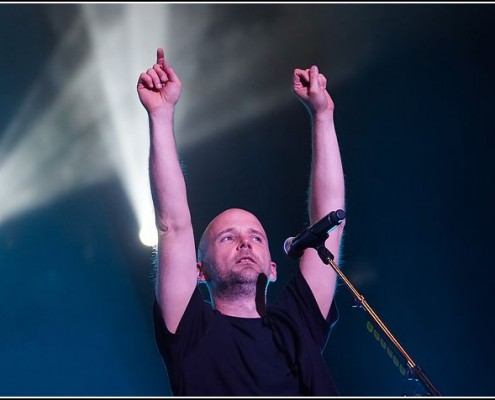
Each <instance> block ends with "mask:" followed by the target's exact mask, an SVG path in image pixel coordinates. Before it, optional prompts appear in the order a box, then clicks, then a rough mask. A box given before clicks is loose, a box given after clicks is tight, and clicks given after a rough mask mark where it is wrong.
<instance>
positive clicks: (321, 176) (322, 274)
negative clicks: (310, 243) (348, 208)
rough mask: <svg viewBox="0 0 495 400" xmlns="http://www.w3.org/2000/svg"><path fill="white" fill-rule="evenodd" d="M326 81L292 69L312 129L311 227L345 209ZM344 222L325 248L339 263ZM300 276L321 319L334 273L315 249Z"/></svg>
mask: <svg viewBox="0 0 495 400" xmlns="http://www.w3.org/2000/svg"><path fill="white" fill-rule="evenodd" d="M326 85H327V80H326V78H325V76H323V75H322V74H320V73H319V72H318V68H317V67H316V66H312V67H311V68H310V69H305V70H302V69H295V70H294V75H293V91H294V93H295V94H296V96H297V97H298V98H299V99H300V100H301V102H302V103H303V104H304V105H305V106H306V108H307V110H308V112H309V115H310V118H311V126H312V163H311V177H310V190H309V193H310V194H309V218H310V224H314V223H315V222H317V221H318V220H319V219H321V218H323V217H324V216H325V215H327V214H328V213H329V212H331V211H334V210H337V209H342V210H344V206H345V188H344V174H343V171H342V163H341V159H340V150H339V145H338V142H337V135H336V132H335V126H334V119H333V112H334V103H333V101H332V98H331V97H330V95H329V94H328V91H327V89H326ZM344 222H345V220H344V221H343V222H342V223H341V224H340V225H339V226H338V227H337V228H335V229H334V230H332V231H331V232H330V234H329V237H328V239H327V240H326V242H325V246H326V247H327V248H328V249H329V250H330V251H331V252H332V254H333V255H334V256H335V258H334V259H335V262H336V263H337V264H338V262H339V251H340V245H341V239H342V233H343V229H344ZM300 267H301V272H302V274H303V276H304V278H305V279H306V281H307V282H308V284H309V286H310V288H311V290H312V292H313V294H314V296H315V298H316V301H317V302H318V305H319V307H320V311H321V313H322V314H323V316H325V317H326V316H327V315H328V312H329V310H330V306H331V304H332V301H333V297H334V294H335V284H336V277H337V275H336V273H335V272H334V270H333V269H332V268H331V267H330V266H328V265H325V264H323V262H322V261H321V259H320V257H319V256H318V254H317V253H316V251H315V250H314V249H308V250H306V251H305V252H304V254H303V256H302V258H301V265H300Z"/></svg>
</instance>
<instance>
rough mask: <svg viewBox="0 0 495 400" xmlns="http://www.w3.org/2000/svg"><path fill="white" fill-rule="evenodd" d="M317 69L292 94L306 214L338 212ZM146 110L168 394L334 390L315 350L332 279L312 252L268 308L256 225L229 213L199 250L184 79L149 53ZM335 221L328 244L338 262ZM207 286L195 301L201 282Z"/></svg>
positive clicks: (340, 187) (264, 258) (158, 331)
mask: <svg viewBox="0 0 495 400" xmlns="http://www.w3.org/2000/svg"><path fill="white" fill-rule="evenodd" d="M326 85H327V80H326V78H325V76H324V75H322V74H320V73H319V71H318V68H317V67H316V66H312V67H311V68H309V69H295V70H294V72H293V82H292V89H293V92H294V93H295V95H296V96H297V98H298V99H299V100H300V101H301V102H302V104H303V105H304V106H305V107H306V109H307V110H308V112H309V115H310V117H311V123H312V130H311V136H312V144H313V155H312V165H311V178H310V188H311V190H310V199H309V200H310V201H309V220H310V223H311V224H313V223H315V222H316V221H317V220H318V219H320V218H322V217H324V216H325V215H327V214H328V213H329V212H330V211H332V210H336V209H344V177H343V172H342V165H341V160H340V152H339V147H338V142H337V137H336V133H335V128H334V121H333V112H334V103H333V101H332V99H331V97H330V95H329V93H328V91H327V89H326ZM137 90H138V94H139V98H140V101H141V103H142V104H143V106H144V107H145V109H146V111H147V112H148V116H149V124H150V139H151V140H150V144H151V146H150V158H149V162H150V180H151V189H152V195H153V203H154V206H155V215H156V225H157V230H158V238H159V241H158V248H157V250H158V251H157V264H158V265H157V267H158V268H157V281H156V302H155V305H154V317H155V336H156V340H157V345H158V348H159V350H160V353H161V355H162V357H163V360H164V363H165V366H166V368H167V372H168V378H169V380H170V385H171V389H172V392H173V394H174V395H181V396H299V395H321V396H331V395H337V391H336V389H335V387H334V385H333V382H332V380H331V377H330V374H329V371H328V368H327V365H326V363H325V360H324V358H323V356H322V353H323V350H324V347H325V344H326V342H327V339H328V335H329V333H330V330H331V327H332V325H333V323H334V322H335V321H336V318H337V312H336V308H335V305H334V302H333V298H334V293H335V283H336V274H335V272H334V271H333V270H332V269H331V268H329V267H328V266H326V265H325V264H323V263H322V261H321V260H320V258H319V256H318V255H317V253H316V251H314V249H308V250H307V251H305V252H304V254H303V256H302V257H301V261H300V266H299V269H298V270H297V271H296V273H295V274H294V276H293V277H292V278H291V280H290V282H289V283H288V284H287V285H286V287H284V288H283V290H282V292H281V294H280V296H279V297H278V299H277V301H276V302H274V303H273V304H268V303H267V298H266V293H267V289H268V286H269V284H270V283H271V282H274V281H275V280H276V278H277V265H276V264H275V263H274V262H273V260H272V259H271V256H270V251H269V245H268V238H267V235H266V232H265V229H264V227H263V225H262V223H261V222H260V221H259V220H258V218H257V217H256V216H255V215H253V214H252V213H250V212H249V211H247V210H243V209H238V208H231V209H228V210H225V211H224V212H222V213H220V214H219V215H218V216H216V217H215V218H214V219H213V220H212V221H211V222H210V224H209V225H208V226H207V228H206V229H205V231H204V233H203V235H202V237H201V240H200V243H199V245H198V249H197V252H196V248H195V243H194V233H193V227H192V223H191V216H190V211H189V206H188V203H187V194H186V186H185V182H184V177H183V175H182V171H181V168H180V165H179V161H178V155H177V152H176V145H175V139H174V128H173V117H174V110H175V107H176V104H177V102H178V101H179V98H180V95H181V81H180V79H179V77H178V75H177V74H176V73H175V71H174V70H173V68H171V66H170V65H169V63H168V62H167V61H166V60H165V57H164V52H163V50H162V49H161V48H160V49H158V50H157V58H156V63H155V64H154V65H153V66H152V67H151V68H149V69H148V70H147V71H146V72H144V73H142V74H141V75H140V76H139V80H138V84H137ZM343 229H344V224H343V223H342V224H340V225H339V226H337V228H336V229H334V230H332V232H330V234H329V235H328V238H327V239H326V242H325V246H326V247H327V248H328V249H329V250H330V251H331V252H332V253H333V254H334V255H335V259H336V262H337V263H338V257H339V250H340V245H341V238H342V233H343ZM198 283H203V284H205V285H206V286H207V288H208V293H209V297H210V298H209V299H204V298H203V297H202V295H201V292H200V290H199V287H198Z"/></svg>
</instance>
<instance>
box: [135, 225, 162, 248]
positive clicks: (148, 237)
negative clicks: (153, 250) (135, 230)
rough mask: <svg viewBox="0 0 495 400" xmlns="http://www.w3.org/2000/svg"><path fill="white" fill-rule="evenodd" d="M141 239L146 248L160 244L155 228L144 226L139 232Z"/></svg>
mask: <svg viewBox="0 0 495 400" xmlns="http://www.w3.org/2000/svg"><path fill="white" fill-rule="evenodd" d="M139 239H140V240H141V243H143V244H144V245H145V246H148V247H153V246H156V244H157V243H158V233H157V231H156V228H155V227H154V226H143V227H142V228H141V230H140V231H139Z"/></svg>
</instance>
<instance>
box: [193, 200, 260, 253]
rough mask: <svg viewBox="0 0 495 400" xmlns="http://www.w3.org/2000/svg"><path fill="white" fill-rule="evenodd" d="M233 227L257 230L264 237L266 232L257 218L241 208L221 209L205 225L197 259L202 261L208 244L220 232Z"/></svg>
mask: <svg viewBox="0 0 495 400" xmlns="http://www.w3.org/2000/svg"><path fill="white" fill-rule="evenodd" d="M234 227H243V228H247V229H250V230H252V231H253V232H258V233H260V234H262V235H263V236H264V237H265V238H266V232H265V230H264V228H263V225H262V224H261V222H260V221H259V219H258V218H257V217H256V216H255V215H254V214H253V213H251V212H249V211H246V210H243V209H242V208H229V209H227V210H225V211H222V212H221V213H220V214H218V215H217V216H216V217H215V218H213V219H212V220H211V222H210V223H209V224H208V226H207V227H206V229H205V231H204V232H203V235H202V236H201V239H200V241H199V246H198V261H204V258H205V255H206V253H207V250H208V246H209V244H210V243H212V241H213V240H214V239H215V237H217V236H218V235H219V234H220V233H221V232H223V231H224V230H228V229H233V228H234Z"/></svg>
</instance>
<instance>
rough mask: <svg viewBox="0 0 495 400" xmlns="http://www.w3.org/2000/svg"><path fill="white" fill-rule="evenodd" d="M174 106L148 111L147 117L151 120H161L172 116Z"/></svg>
mask: <svg viewBox="0 0 495 400" xmlns="http://www.w3.org/2000/svg"><path fill="white" fill-rule="evenodd" d="M174 110H175V107H174V106H169V107H161V108H159V109H156V110H153V111H150V112H148V117H149V119H150V120H151V121H155V122H157V121H163V120H166V119H169V118H172V117H173V115H174Z"/></svg>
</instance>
